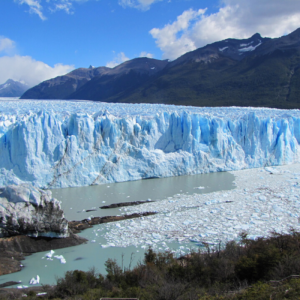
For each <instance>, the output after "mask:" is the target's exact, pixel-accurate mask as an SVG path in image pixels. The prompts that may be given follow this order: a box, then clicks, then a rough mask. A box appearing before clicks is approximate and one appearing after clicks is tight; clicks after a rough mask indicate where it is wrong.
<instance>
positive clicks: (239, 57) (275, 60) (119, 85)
mask: <svg viewBox="0 0 300 300" xmlns="http://www.w3.org/2000/svg"><path fill="white" fill-rule="evenodd" d="M299 66H300V29H297V30H296V31H294V32H292V33H291V34H289V35H286V36H283V37H281V38H276V39H270V38H262V37H261V36H260V35H259V34H258V33H256V34H254V35H253V36H252V37H250V38H249V39H244V40H238V39H226V40H224V41H220V42H216V43H213V44H210V45H207V46H205V47H203V48H199V49H197V50H195V51H192V52H189V53H186V54H184V55H183V56H181V57H179V58H178V59H176V60H174V61H172V62H168V61H160V60H154V59H148V58H137V59H133V60H130V61H127V62H125V63H123V64H121V65H119V66H117V67H115V68H113V69H110V68H105V67H100V68H95V69H92V70H90V71H89V69H77V70H75V71H73V72H71V73H69V74H67V75H65V76H61V77H57V78H55V79H51V80H48V81H45V82H43V83H41V84H39V85H37V86H36V87H33V88H32V89H30V90H28V91H27V92H26V93H25V94H24V95H23V96H22V97H21V98H22V99H30V98H33V99H59V98H60V99H83V100H94V101H105V102H122V103H165V104H176V105H192V106H263V107H274V108H300V100H299V99H298V95H299V90H300V85H299V82H300V71H299ZM78 70H84V72H86V74H90V73H89V72H92V74H93V75H88V76H87V75H85V77H84V76H82V77H81V79H80V82H79V79H77V82H78V83H77V82H75V81H76V79H74V73H77V72H78ZM82 72H83V71H82ZM77 77H78V76H77Z"/></svg>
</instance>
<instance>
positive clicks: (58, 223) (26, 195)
mask: <svg viewBox="0 0 300 300" xmlns="http://www.w3.org/2000/svg"><path fill="white" fill-rule="evenodd" d="M127 205H128V204H127ZM132 205H134V204H132ZM153 214H155V213H154V212H143V213H134V214H130V215H122V216H106V217H95V218H91V219H84V220H82V221H69V222H68V221H67V220H66V219H65V218H64V214H63V210H62V209H61V206H60V202H59V201H58V200H56V199H54V198H52V194H51V192H50V191H44V190H41V189H38V188H35V187H33V186H31V185H28V184H22V185H11V186H7V187H5V188H2V189H0V253H1V256H0V275H4V274H9V273H14V272H18V271H20V270H21V269H22V267H23V265H22V262H21V261H22V260H24V259H25V257H26V256H28V255H31V254H33V253H36V252H41V251H49V250H53V249H60V248H66V247H71V246H76V245H80V244H82V243H85V242H87V240H86V239H85V238H82V237H80V236H78V235H77V233H79V232H81V231H82V230H84V229H87V228H91V227H93V226H94V225H97V224H102V223H108V222H115V221H121V220H126V219H133V218H139V217H142V216H149V215H153ZM13 284H16V283H13V282H10V283H4V285H6V286H9V285H13Z"/></svg>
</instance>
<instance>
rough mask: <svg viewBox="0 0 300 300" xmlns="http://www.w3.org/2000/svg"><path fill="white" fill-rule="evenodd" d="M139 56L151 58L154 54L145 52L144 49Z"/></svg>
mask: <svg viewBox="0 0 300 300" xmlns="http://www.w3.org/2000/svg"><path fill="white" fill-rule="evenodd" d="M140 57H148V58H153V57H154V55H153V54H152V53H148V52H146V51H142V52H141V53H140Z"/></svg>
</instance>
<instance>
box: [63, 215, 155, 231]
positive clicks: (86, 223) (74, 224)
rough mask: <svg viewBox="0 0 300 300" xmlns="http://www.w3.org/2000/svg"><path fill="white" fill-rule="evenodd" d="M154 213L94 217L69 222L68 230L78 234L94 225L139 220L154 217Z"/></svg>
mask: <svg viewBox="0 0 300 300" xmlns="http://www.w3.org/2000/svg"><path fill="white" fill-rule="evenodd" d="M155 214H156V212H143V213H134V214H130V215H123V216H106V217H94V218H91V219H90V220H89V219H84V220H82V221H70V222H69V228H70V230H72V232H73V233H79V232H81V231H82V230H85V229H87V228H91V227H93V226H94V225H97V224H102V223H110V222H117V221H122V220H127V219H134V218H140V217H145V216H151V215H155Z"/></svg>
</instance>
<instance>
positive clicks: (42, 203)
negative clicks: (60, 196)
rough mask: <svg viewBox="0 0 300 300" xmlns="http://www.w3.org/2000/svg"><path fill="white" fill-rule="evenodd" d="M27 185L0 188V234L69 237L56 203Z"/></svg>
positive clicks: (65, 222)
mask: <svg viewBox="0 0 300 300" xmlns="http://www.w3.org/2000/svg"><path fill="white" fill-rule="evenodd" d="M51 195H52V193H51V192H50V191H43V190H41V189H39V188H36V187H33V186H32V185H30V184H22V185H9V186H6V187H5V188H2V189H1V190H0V237H9V236H14V235H28V236H32V237H40V236H43V237H55V238H63V237H67V236H69V233H68V222H67V220H66V219H65V218H64V215H63V211H62V209H61V206H60V202H59V201H58V200H56V199H54V198H52V197H51Z"/></svg>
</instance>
